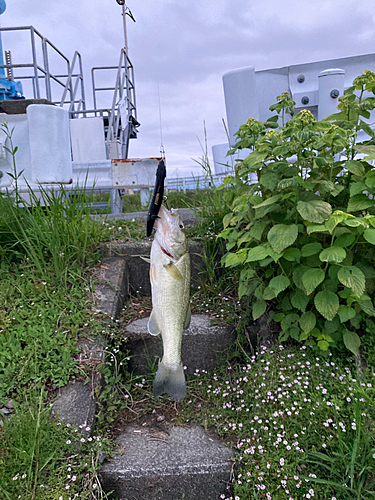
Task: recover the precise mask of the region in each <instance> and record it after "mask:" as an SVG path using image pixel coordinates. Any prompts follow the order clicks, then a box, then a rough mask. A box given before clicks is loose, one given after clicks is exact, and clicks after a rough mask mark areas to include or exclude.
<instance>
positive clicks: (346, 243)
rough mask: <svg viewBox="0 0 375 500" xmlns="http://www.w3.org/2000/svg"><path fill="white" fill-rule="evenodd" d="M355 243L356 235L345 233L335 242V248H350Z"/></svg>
mask: <svg viewBox="0 0 375 500" xmlns="http://www.w3.org/2000/svg"><path fill="white" fill-rule="evenodd" d="M354 242H355V235H354V234H353V233H343V234H340V236H338V237H337V238H336V239H335V240H334V242H333V246H335V247H336V246H337V247H344V248H346V247H350V245H352V244H353V243H354Z"/></svg>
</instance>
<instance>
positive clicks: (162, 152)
mask: <svg viewBox="0 0 375 500" xmlns="http://www.w3.org/2000/svg"><path fill="white" fill-rule="evenodd" d="M158 102H159V127H160V154H161V157H162V158H163V160H165V149H164V145H163V127H162V122H161V102H160V86H159V82H158Z"/></svg>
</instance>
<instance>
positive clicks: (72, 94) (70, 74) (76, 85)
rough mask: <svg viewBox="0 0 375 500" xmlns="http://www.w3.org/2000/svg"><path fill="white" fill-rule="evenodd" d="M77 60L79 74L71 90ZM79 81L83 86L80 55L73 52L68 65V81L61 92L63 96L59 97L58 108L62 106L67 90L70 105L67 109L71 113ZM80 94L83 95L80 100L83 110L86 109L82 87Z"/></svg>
mask: <svg viewBox="0 0 375 500" xmlns="http://www.w3.org/2000/svg"><path fill="white" fill-rule="evenodd" d="M77 60H78V63H79V65H80V73H79V74H78V78H77V79H76V82H75V86H74V89H72V81H73V78H74V76H73V72H74V68H75V65H76V62H77ZM80 81H81V82H82V83H81V85H83V75H82V61H81V55H80V53H79V52H77V51H75V52H74V56H73V61H72V64H70V69H69V74H68V79H67V81H66V84H65V88H64V92H63V95H62V97H61V101H60V106H61V107H62V106H64V103H65V98H66V94H67V93H68V90H69V91H70V94H71V96H70V103H71V104H70V107H69V111H72V110H73V109H74V103H75V96H76V92H77V88H78V85H79V83H80ZM81 92H82V94H83V96H82V99H81V100H82V102H83V109H86V104H85V96H84V88H83V86H82V89H81Z"/></svg>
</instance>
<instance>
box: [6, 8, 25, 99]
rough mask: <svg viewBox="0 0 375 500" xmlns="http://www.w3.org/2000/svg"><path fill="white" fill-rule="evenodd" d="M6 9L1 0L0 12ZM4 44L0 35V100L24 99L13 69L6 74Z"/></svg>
mask: <svg viewBox="0 0 375 500" xmlns="http://www.w3.org/2000/svg"><path fill="white" fill-rule="evenodd" d="M5 9H6V3H5V0H0V14H3V13H4V12H5ZM6 58H7V65H8V64H10V63H11V61H10V52H6ZM4 66H5V65H4V56H3V44H2V41H1V35H0V101H14V100H16V99H24V96H23V93H22V83H21V82H15V81H14V80H13V73H12V70H11V69H10V68H9V69H8V75H7V77H6V76H5V69H4Z"/></svg>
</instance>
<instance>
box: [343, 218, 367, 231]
mask: <svg viewBox="0 0 375 500" xmlns="http://www.w3.org/2000/svg"><path fill="white" fill-rule="evenodd" d="M364 219H365V218H364V217H352V218H349V219H346V220H345V221H344V224H346V225H347V226H349V227H358V226H362V227H364V228H366V229H367V228H368V224H367V222H366V221H365V220H364Z"/></svg>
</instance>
